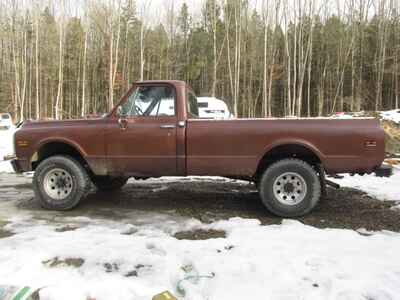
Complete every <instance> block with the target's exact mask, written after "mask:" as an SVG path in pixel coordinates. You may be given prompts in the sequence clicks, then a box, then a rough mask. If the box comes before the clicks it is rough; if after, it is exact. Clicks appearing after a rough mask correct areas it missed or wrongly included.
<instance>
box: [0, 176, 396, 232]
mask: <svg viewBox="0 0 400 300" xmlns="http://www.w3.org/2000/svg"><path fill="white" fill-rule="evenodd" d="M0 201H1V202H3V204H4V203H7V208H5V207H4V205H3V207H2V209H1V210H2V212H1V213H0V238H1V237H6V236H7V235H8V234H9V233H7V232H5V231H4V230H3V231H1V227H2V226H1V222H5V221H4V220H5V219H6V217H7V216H10V215H13V216H14V215H18V214H29V215H33V216H35V218H37V219H44V220H47V221H50V222H51V221H52V220H57V217H60V216H63V217H67V216H88V217H97V218H106V219H110V220H118V219H120V218H121V217H123V216H127V215H129V214H131V213H132V212H133V211H134V212H142V213H145V214H148V213H164V214H168V215H173V216H174V217H185V218H186V217H193V218H196V219H199V220H201V221H202V222H206V223H207V222H213V221H216V220H222V219H228V218H231V217H242V218H252V219H258V220H260V221H261V222H262V223H263V224H279V223H280V222H281V221H282V219H281V218H278V217H276V216H274V215H272V214H271V213H269V212H268V211H267V210H266V209H265V208H264V206H263V205H262V203H261V201H260V199H259V197H258V194H257V192H256V190H255V187H254V185H253V184H248V183H246V182H242V181H231V180H225V179H222V178H221V179H220V178H216V179H210V178H205V179H201V178H194V179H187V178H183V179H179V180H178V179H176V180H173V179H165V180H163V179H160V180H148V181H135V180H131V181H129V183H128V185H126V186H125V187H124V188H123V190H121V191H120V192H115V193H99V192H96V191H95V190H93V192H92V193H91V194H90V195H89V196H88V198H87V199H85V200H83V201H82V203H81V204H80V205H79V206H78V207H77V208H76V209H74V210H72V211H69V212H62V213H60V212H45V211H44V210H42V209H41V208H40V207H39V206H38V204H37V203H36V201H35V200H34V198H33V192H32V185H31V179H28V178H24V177H22V176H17V175H13V174H0ZM393 205H394V203H391V202H381V201H378V200H375V199H373V198H371V197H369V196H368V195H366V194H364V193H363V192H360V191H357V190H352V189H347V188H342V189H340V190H334V189H328V195H327V197H326V198H324V199H322V200H321V202H320V204H319V205H318V206H317V207H316V209H315V210H314V211H313V212H311V213H310V214H309V215H307V216H305V217H303V218H300V219H299V220H300V221H301V222H303V223H305V224H308V225H313V226H316V227H319V228H346V229H355V230H357V229H360V228H365V229H367V230H370V231H379V230H390V231H396V232H400V212H399V211H398V210H393V209H392V207H393ZM136 215H137V214H136ZM2 219H3V221H2ZM197 234H198V233H197ZM210 234H213V233H210Z"/></svg>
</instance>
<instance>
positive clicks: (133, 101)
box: [122, 86, 176, 117]
mask: <svg viewBox="0 0 400 300" xmlns="http://www.w3.org/2000/svg"><path fill="white" fill-rule="evenodd" d="M175 99H176V95H175V90H174V89H173V88H172V87H170V86H139V87H138V88H136V89H135V90H134V91H133V92H132V94H131V95H130V96H129V98H128V100H127V101H126V102H125V103H124V104H123V105H122V114H123V115H124V116H126V117H162V116H175Z"/></svg>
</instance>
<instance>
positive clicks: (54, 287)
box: [0, 217, 400, 300]
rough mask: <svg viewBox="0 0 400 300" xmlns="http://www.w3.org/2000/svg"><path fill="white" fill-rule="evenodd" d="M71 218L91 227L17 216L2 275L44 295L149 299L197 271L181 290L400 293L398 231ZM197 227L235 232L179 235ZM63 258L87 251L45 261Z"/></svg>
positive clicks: (268, 295)
mask: <svg viewBox="0 0 400 300" xmlns="http://www.w3.org/2000/svg"><path fill="white" fill-rule="evenodd" d="M68 220H69V221H70V222H71V223H75V224H81V225H82V224H84V226H83V227H81V228H79V229H77V230H75V231H68V232H56V231H55V227H54V226H50V225H48V224H46V223H45V222H44V221H35V220H32V219H30V218H29V217H25V218H22V219H21V218H14V219H11V220H10V221H11V223H10V224H8V225H7V226H6V229H8V230H12V231H14V232H16V233H17V234H16V235H14V236H12V237H9V238H5V239H0V249H1V250H0V278H1V283H2V284H10V285H11V284H12V285H16V284H17V285H30V286H35V287H44V289H43V290H42V291H41V293H40V295H41V299H45V300H56V299H57V300H63V299H65V300H71V299H74V300H80V299H82V300H85V299H87V298H88V297H91V298H94V299H96V300H103V299H104V300H112V299H135V300H141V299H143V300H144V299H146V300H148V299H151V297H152V296H153V295H155V294H157V293H160V292H162V291H164V290H169V291H171V292H172V293H173V294H175V295H177V296H179V293H178V291H177V285H178V282H179V281H180V280H182V279H184V278H185V277H189V276H193V275H194V276H195V278H194V279H193V278H192V279H189V280H184V281H183V282H181V283H180V287H181V290H182V289H183V290H184V291H185V294H186V296H185V297H181V298H180V299H191V300H200V299H210V300H211V299H215V300H223V299H230V300H233V299H396V298H397V297H398V295H400V260H399V259H398V256H399V253H400V234H398V233H391V232H380V233H368V234H365V233H363V235H361V234H359V233H357V232H355V231H351V230H340V229H326V230H321V229H316V228H314V227H310V226H306V225H303V224H302V223H300V222H297V221H283V223H282V224H281V225H272V226H261V225H260V224H259V222H258V221H256V220H244V219H240V218H235V219H230V220H228V221H219V222H217V223H213V224H211V225H205V224H202V223H200V222H199V221H196V220H186V221H185V222H180V223H176V222H173V221H170V222H167V223H165V224H157V226H152V225H151V224H149V225H147V226H146V225H143V226H139V227H135V225H128V224H126V223H124V222H111V221H102V220H93V219H88V218H82V217H79V218H68ZM149 222H151V220H149ZM153 225H155V224H153ZM132 228H136V229H135V230H131V229H132ZM198 228H203V229H215V230H224V231H226V232H227V237H226V238H217V239H209V240H203V241H188V240H177V239H175V238H174V237H172V235H173V234H174V232H176V231H177V230H179V229H181V230H189V229H198ZM127 229H129V230H128V231H127ZM127 232H133V234H130V235H126V234H124V233H127ZM55 257H58V261H62V260H66V259H68V258H75V259H82V260H81V261H79V260H78V265H81V264H82V263H83V264H82V265H81V266H80V267H79V266H75V267H74V266H65V265H64V266H62V265H59V266H53V267H51V266H50V265H51V262H47V263H44V262H46V261H49V260H52V259H54V258H55ZM53 261H54V260H53ZM129 274H130V276H128V275H129ZM197 276H209V277H213V276H214V277H213V278H197ZM196 278H197V280H196Z"/></svg>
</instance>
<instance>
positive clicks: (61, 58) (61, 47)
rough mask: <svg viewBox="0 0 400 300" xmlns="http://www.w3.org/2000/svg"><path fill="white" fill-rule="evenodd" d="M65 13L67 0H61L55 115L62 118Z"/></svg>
mask: <svg viewBox="0 0 400 300" xmlns="http://www.w3.org/2000/svg"><path fill="white" fill-rule="evenodd" d="M64 14H65V1H64V0H61V21H60V33H59V34H60V40H59V58H58V88H57V98H56V104H55V117H56V119H57V120H58V119H61V118H62V117H63V111H62V110H63V104H62V102H63V84H64V17H65V16H64Z"/></svg>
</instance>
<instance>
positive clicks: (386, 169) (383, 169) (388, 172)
mask: <svg viewBox="0 0 400 300" xmlns="http://www.w3.org/2000/svg"><path fill="white" fill-rule="evenodd" d="M374 173H375V175H376V176H377V177H390V176H392V175H393V167H392V166H390V165H381V166H380V167H379V168H377V169H375V171H374Z"/></svg>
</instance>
